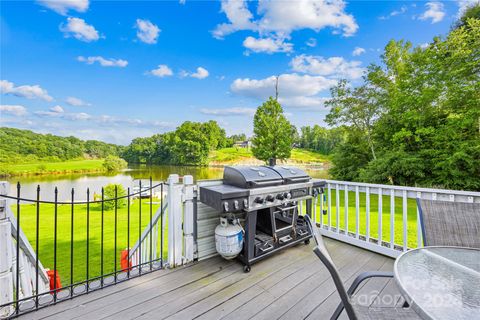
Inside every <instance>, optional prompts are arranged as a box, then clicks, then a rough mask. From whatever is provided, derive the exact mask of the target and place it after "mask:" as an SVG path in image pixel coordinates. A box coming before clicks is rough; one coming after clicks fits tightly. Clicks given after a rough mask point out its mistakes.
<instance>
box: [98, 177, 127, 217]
mask: <svg viewBox="0 0 480 320" xmlns="http://www.w3.org/2000/svg"><path fill="white" fill-rule="evenodd" d="M115 191H116V193H115ZM126 195H127V191H126V190H125V188H124V187H123V186H122V185H121V184H115V183H110V184H107V185H106V186H105V188H104V189H103V197H104V200H105V201H104V202H103V208H104V209H105V210H107V211H108V210H113V209H114V208H115V202H116V204H117V208H124V207H126V206H127V199H126V198H122V197H125V196H126ZM115 196H116V198H117V200H116V201H115ZM118 198H121V199H118ZM110 199H111V200H110ZM108 200H110V201H108ZM99 205H100V206H101V205H102V204H101V203H99Z"/></svg>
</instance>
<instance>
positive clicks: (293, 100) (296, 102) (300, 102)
mask: <svg viewBox="0 0 480 320" xmlns="http://www.w3.org/2000/svg"><path fill="white" fill-rule="evenodd" d="M326 100H328V98H324V97H315V96H314V97H308V96H298V97H290V98H282V97H280V98H279V99H278V101H279V102H280V103H281V104H282V105H283V106H285V107H289V108H302V109H308V110H322V109H324V107H325V101H326Z"/></svg>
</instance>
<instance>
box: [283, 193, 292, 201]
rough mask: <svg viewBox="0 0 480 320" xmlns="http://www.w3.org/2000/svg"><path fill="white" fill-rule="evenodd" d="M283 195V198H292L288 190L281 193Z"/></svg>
mask: <svg viewBox="0 0 480 320" xmlns="http://www.w3.org/2000/svg"><path fill="white" fill-rule="evenodd" d="M283 197H284V198H285V199H291V198H292V194H291V193H290V192H285V193H284V194H283Z"/></svg>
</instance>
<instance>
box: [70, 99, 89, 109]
mask: <svg viewBox="0 0 480 320" xmlns="http://www.w3.org/2000/svg"><path fill="white" fill-rule="evenodd" d="M65 102H66V103H67V104H69V105H71V106H74V107H87V106H91V104H90V103H88V102H85V101H83V100H82V99H79V98H75V97H68V98H67V99H65Z"/></svg>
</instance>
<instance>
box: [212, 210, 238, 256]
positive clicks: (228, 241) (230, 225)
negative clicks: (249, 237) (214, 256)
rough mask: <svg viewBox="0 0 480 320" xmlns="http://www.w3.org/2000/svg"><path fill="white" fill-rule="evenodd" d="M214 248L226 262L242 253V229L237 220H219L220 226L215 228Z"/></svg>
mask: <svg viewBox="0 0 480 320" xmlns="http://www.w3.org/2000/svg"><path fill="white" fill-rule="evenodd" d="M215 248H216V249H217V252H218V253H219V254H220V255H221V256H222V257H223V258H225V259H227V260H230V259H233V258H235V257H236V256H238V254H239V253H240V252H241V251H242V248H243V228H242V226H241V225H240V222H239V221H238V219H228V218H220V224H219V225H218V226H217V227H216V228H215Z"/></svg>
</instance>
